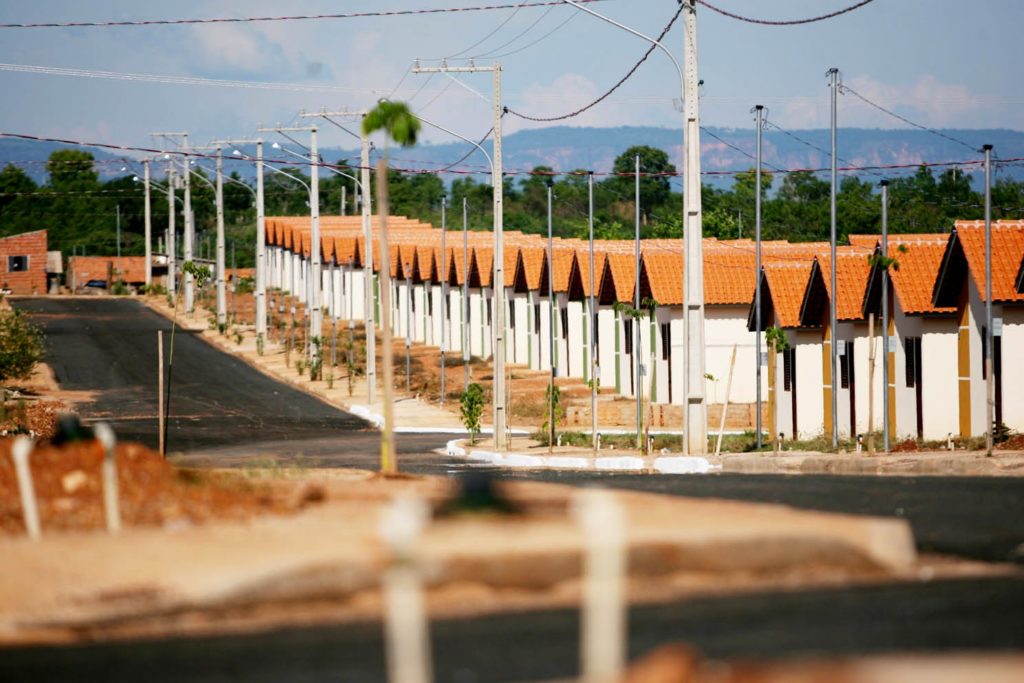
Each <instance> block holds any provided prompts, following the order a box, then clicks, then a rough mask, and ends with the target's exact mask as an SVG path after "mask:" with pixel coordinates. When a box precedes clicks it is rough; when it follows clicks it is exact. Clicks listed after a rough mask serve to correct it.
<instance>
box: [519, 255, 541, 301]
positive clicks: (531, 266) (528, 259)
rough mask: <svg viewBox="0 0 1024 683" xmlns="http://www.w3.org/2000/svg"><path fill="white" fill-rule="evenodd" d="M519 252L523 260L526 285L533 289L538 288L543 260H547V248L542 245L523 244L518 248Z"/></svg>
mask: <svg viewBox="0 0 1024 683" xmlns="http://www.w3.org/2000/svg"><path fill="white" fill-rule="evenodd" d="M519 253H520V255H521V256H522V260H523V272H524V274H525V276H526V286H527V287H529V288H530V289H531V290H533V291H538V290H540V277H541V272H542V271H543V269H544V261H545V260H547V250H545V249H544V247H536V246H525V247H522V248H521V249H520V250H519Z"/></svg>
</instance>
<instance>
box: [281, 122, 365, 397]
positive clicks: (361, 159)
mask: <svg viewBox="0 0 1024 683" xmlns="http://www.w3.org/2000/svg"><path fill="white" fill-rule="evenodd" d="M366 114H367V111H366V110H361V111H349V110H348V109H343V110H340V111H326V110H321V111H319V112H316V113H313V112H300V113H299V116H300V117H302V118H313V117H319V118H322V119H324V120H325V121H327V122H328V123H330V124H332V125H334V126H336V127H338V128H341V129H342V130H343V131H345V132H346V133H348V134H349V135H352V136H353V137H358V138H359V148H360V149H359V166H360V174H359V185H360V186H361V187H360V189H361V190H362V202H361V204H362V224H363V241H364V242H365V245H366V246H365V249H364V253H363V294H364V301H365V303H364V306H363V308H364V310H363V317H364V327H365V330H366V392H367V402H368V403H369V404H371V405H372V404H373V403H374V402H375V401H376V400H377V343H376V342H377V340H376V334H375V324H376V323H375V320H374V318H375V311H376V305H375V300H374V291H373V290H374V286H373V225H372V222H371V215H372V209H373V202H372V200H371V198H370V136H369V135H367V134H366V133H364V132H363V131H362V126H360V130H359V135H358V136H357V135H356V134H355V133H353V132H352V131H350V130H349V129H348V128H345V127H344V126H342V125H340V124H339V123H337V122H336V121H334V118H345V117H348V118H358V119H362V118H363V117H364V116H366ZM353 180H355V179H354V178H353Z"/></svg>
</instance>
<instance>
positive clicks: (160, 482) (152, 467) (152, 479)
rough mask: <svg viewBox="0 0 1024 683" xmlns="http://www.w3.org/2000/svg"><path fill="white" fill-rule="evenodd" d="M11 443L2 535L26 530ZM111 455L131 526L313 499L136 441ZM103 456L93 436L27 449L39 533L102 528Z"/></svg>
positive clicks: (0, 467)
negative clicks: (192, 466)
mask: <svg viewBox="0 0 1024 683" xmlns="http://www.w3.org/2000/svg"><path fill="white" fill-rule="evenodd" d="M12 443H13V439H10V438H7V439H0V535H21V534H24V533H25V527H24V523H23V521H22V510H21V502H20V496H19V495H18V485H17V479H16V477H15V471H14V465H13V461H12V458H11V456H10V450H11V444H12ZM116 457H117V463H118V484H119V489H120V503H121V505H120V508H121V517H122V520H123V523H124V524H125V526H129V527H131V526H174V525H176V524H197V523H202V522H204V521H207V520H217V521H224V520H242V519H246V518H249V517H252V516H254V515H261V514H266V513H272V514H288V513H290V512H292V511H294V510H296V509H298V508H299V507H301V506H302V505H303V504H304V502H308V500H315V499H317V498H318V495H317V494H316V492H315V491H313V490H310V491H305V492H301V491H300V492H298V493H297V492H296V491H295V490H294V488H295V487H294V486H291V487H285V486H275V485H274V483H273V482H252V481H247V480H245V479H242V478H238V477H230V476H227V475H224V474H218V473H206V472H196V471H194V470H177V469H175V468H174V467H173V466H171V465H170V464H169V463H168V462H167V461H166V460H165V459H164V458H162V457H160V455H159V454H158V453H155V452H154V451H151V450H149V449H147V448H146V447H144V446H141V445H139V444H130V443H129V444H119V445H118V446H117V449H116ZM102 462H103V450H102V447H101V446H100V444H99V443H98V442H96V441H92V440H90V441H79V442H75V443H72V444H67V445H64V446H61V447H56V446H50V445H43V446H40V447H38V448H36V449H35V450H34V451H33V452H32V455H31V458H30V466H31V470H32V478H33V485H34V488H35V492H36V497H37V499H38V504H39V515H40V521H41V524H42V528H43V532H44V533H47V532H51V531H58V530H59V531H84V530H89V529H100V528H102V527H103V525H104V512H103V490H102V479H101V474H100V467H101V464H102Z"/></svg>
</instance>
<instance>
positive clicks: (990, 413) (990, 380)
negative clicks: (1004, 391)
mask: <svg viewBox="0 0 1024 683" xmlns="http://www.w3.org/2000/svg"><path fill="white" fill-rule="evenodd" d="M981 150H982V151H983V152H984V153H985V350H986V351H987V353H986V354H985V397H986V400H985V421H986V423H987V426H986V428H985V455H986V456H988V457H992V441H993V433H992V432H993V426H994V424H995V420H996V380H995V373H994V372H993V370H994V369H995V364H994V363H993V362H992V359H993V358H994V357H995V330H994V329H992V327H993V325H992V323H993V320H992V145H982V147H981Z"/></svg>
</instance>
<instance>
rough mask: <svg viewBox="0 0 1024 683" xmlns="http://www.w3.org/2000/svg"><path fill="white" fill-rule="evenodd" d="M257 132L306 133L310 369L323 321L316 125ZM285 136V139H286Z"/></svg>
mask: <svg viewBox="0 0 1024 683" xmlns="http://www.w3.org/2000/svg"><path fill="white" fill-rule="evenodd" d="M257 130H259V132H261V133H267V132H273V133H306V132H308V133H309V222H310V231H309V232H310V235H309V237H310V240H309V241H310V247H311V248H310V276H309V281H310V287H309V300H308V301H307V306H306V310H307V311H308V313H309V336H310V340H311V343H310V345H309V361H310V367H312V366H313V364H314V363H315V362H316V359H317V356H318V354H319V351H320V344H321V340H320V337H321V334H322V331H323V320H322V316H321V311H320V292H321V287H322V281H321V276H320V268H321V264H320V257H321V249H322V245H321V244H320V176H319V173H318V170H319V168H320V165H319V164H320V157H319V155H318V154H317V147H316V130H317V129H316V126H273V127H268V128H258V129H257ZM286 137H287V136H286Z"/></svg>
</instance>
